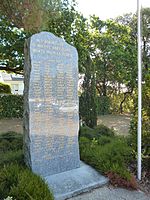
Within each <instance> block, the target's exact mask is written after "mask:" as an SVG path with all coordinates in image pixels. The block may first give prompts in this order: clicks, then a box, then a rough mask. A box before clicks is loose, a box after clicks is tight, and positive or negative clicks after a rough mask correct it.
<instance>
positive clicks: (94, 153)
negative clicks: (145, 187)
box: [80, 136, 131, 180]
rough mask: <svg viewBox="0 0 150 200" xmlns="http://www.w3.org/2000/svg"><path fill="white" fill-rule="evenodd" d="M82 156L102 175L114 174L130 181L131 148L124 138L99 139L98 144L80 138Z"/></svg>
mask: <svg viewBox="0 0 150 200" xmlns="http://www.w3.org/2000/svg"><path fill="white" fill-rule="evenodd" d="M80 156H81V159H82V160H83V161H85V162H86V163H88V164H90V165H92V166H93V167H94V168H96V169H97V170H98V171H100V172H102V173H105V174H107V173H109V172H114V173H116V174H119V175H120V176H121V177H122V178H124V179H126V180H129V179H130V178H131V174H130V172H129V171H128V170H127V164H128V162H129V161H130V159H131V148H130V147H129V146H128V145H127V142H126V140H125V139H124V138H117V137H114V138H110V137H108V136H105V138H104V137H99V140H98V142H96V141H95V140H89V139H88V138H84V137H81V138H80Z"/></svg>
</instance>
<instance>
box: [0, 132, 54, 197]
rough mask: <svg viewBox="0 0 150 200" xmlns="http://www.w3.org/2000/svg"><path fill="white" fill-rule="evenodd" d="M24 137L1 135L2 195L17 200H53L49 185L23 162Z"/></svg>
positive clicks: (10, 134) (16, 134) (0, 184)
mask: <svg viewBox="0 0 150 200" xmlns="http://www.w3.org/2000/svg"><path fill="white" fill-rule="evenodd" d="M22 140H23V138H22V135H20V134H18V133H14V132H8V133H5V134H1V135H0V194H1V198H6V197H7V196H13V197H14V199H16V200H27V199H35V200H43V199H45V200H53V199H54V198H53V196H52V193H51V192H50V191H49V189H48V185H47V184H45V182H44V181H43V180H42V179H41V178H40V177H39V176H37V175H35V174H33V173H32V172H31V171H30V170H29V169H27V168H26V166H25V165H24V162H23V153H22Z"/></svg>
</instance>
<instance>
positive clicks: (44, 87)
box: [24, 32, 80, 176]
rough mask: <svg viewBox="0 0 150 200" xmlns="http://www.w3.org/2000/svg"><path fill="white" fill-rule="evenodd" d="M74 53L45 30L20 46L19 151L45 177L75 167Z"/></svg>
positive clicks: (74, 51) (77, 122) (76, 136)
mask: <svg viewBox="0 0 150 200" xmlns="http://www.w3.org/2000/svg"><path fill="white" fill-rule="evenodd" d="M77 85H78V56H77V51H76V49H75V48H74V47H72V46H71V45H69V44H67V43H66V42H65V41H64V40H63V39H60V38H58V37H56V36H54V35H53V34H51V33H47V32H41V33H39V34H35V35H33V36H32V37H31V38H30V39H28V40H27V42H26V44H25V86H26V87H25V90H24V100H25V101H24V105H25V107H24V151H25V161H26V163H27V165H28V166H30V167H31V169H32V170H33V171H34V172H35V173H38V174H40V175H43V176H47V175H51V174H56V173H61V172H64V171H68V170H71V169H74V168H77V167H79V165H80V159H79V147H78V128H79V127H78V126H79V116H78V104H79V102H78V94H77Z"/></svg>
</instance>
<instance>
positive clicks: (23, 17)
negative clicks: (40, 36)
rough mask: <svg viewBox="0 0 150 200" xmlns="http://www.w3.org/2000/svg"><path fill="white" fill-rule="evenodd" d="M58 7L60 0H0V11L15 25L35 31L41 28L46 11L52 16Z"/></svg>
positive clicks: (55, 13) (45, 17)
mask: <svg viewBox="0 0 150 200" xmlns="http://www.w3.org/2000/svg"><path fill="white" fill-rule="evenodd" d="M60 7H61V1H60V0H13V1H11V0H1V4H0V13H1V15H2V16H5V17H6V18H7V19H8V21H10V22H11V23H12V24H13V25H14V26H15V27H17V28H24V30H25V31H28V32H37V31H40V30H41V29H42V28H43V26H44V24H45V21H46V19H47V13H48V12H49V13H51V16H52V17H54V16H55V15H57V12H58V11H59V9H60Z"/></svg>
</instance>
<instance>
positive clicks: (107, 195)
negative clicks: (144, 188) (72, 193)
mask: <svg viewBox="0 0 150 200" xmlns="http://www.w3.org/2000/svg"><path fill="white" fill-rule="evenodd" d="M69 200H150V196H147V195H146V194H144V193H143V192H141V191H130V190H126V189H122V188H116V189H115V188H113V187H107V186H105V187H101V188H97V189H94V190H92V191H91V192H88V193H83V194H81V195H78V196H76V197H73V198H70V199H69Z"/></svg>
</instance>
